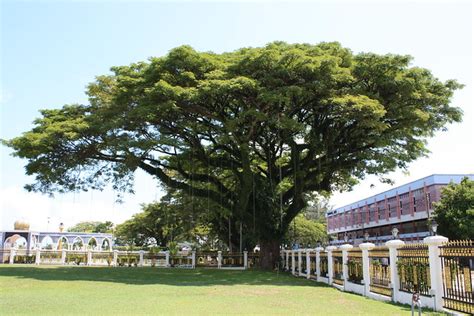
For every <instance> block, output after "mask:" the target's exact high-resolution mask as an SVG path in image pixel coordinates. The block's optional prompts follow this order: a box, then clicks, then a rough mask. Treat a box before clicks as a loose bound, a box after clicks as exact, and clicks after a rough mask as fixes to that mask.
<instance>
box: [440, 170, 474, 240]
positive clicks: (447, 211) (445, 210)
mask: <svg viewBox="0 0 474 316" xmlns="http://www.w3.org/2000/svg"><path fill="white" fill-rule="evenodd" d="M435 219H436V222H437V223H438V225H439V226H438V227H439V228H438V232H439V234H441V235H443V236H446V237H448V238H449V239H454V240H461V239H473V238H474V181H472V180H469V178H467V177H466V178H464V179H463V180H462V181H461V183H459V184H454V183H450V184H449V185H448V186H446V187H444V188H443V189H442V191H441V200H440V201H439V202H438V203H436V204H435Z"/></svg>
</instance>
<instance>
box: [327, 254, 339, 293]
mask: <svg viewBox="0 0 474 316" xmlns="http://www.w3.org/2000/svg"><path fill="white" fill-rule="evenodd" d="M336 249H337V247H336V246H327V247H326V251H327V252H328V279H329V285H332V279H333V274H334V272H333V262H332V252H333V251H334V250H336Z"/></svg>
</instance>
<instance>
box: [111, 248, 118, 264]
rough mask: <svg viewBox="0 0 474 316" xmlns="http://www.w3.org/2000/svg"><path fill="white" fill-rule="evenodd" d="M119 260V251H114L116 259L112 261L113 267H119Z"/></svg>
mask: <svg viewBox="0 0 474 316" xmlns="http://www.w3.org/2000/svg"><path fill="white" fill-rule="evenodd" d="M117 259H118V250H114V259H113V260H112V266H114V267H116V266H117Z"/></svg>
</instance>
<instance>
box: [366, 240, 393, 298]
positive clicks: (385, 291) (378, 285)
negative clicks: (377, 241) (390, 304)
mask: <svg viewBox="0 0 474 316" xmlns="http://www.w3.org/2000/svg"><path fill="white" fill-rule="evenodd" d="M369 261H370V262H369V274H370V291H371V292H374V293H378V294H381V295H385V296H390V297H391V296H392V288H391V284H390V254H389V250H388V248H387V247H375V248H374V249H372V250H371V251H369Z"/></svg>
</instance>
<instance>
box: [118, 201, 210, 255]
mask: <svg viewBox="0 0 474 316" xmlns="http://www.w3.org/2000/svg"><path fill="white" fill-rule="evenodd" d="M190 203H191V199H190V198H188V197H187V196H181V195H180V194H179V193H177V192H174V194H173V193H168V194H167V195H165V196H164V197H163V198H162V199H161V200H160V201H159V202H152V203H148V204H143V205H142V211H141V212H139V213H137V214H135V215H133V216H132V218H131V219H129V220H126V221H125V222H123V223H122V224H119V225H117V227H116V231H115V238H116V242H115V243H116V244H121V245H133V246H139V247H146V246H150V245H154V244H155V245H157V246H160V247H161V248H166V247H168V246H169V244H170V243H176V242H191V243H193V244H194V245H195V246H196V247H204V248H206V247H207V246H209V245H210V244H213V242H214V241H215V240H216V239H217V236H216V235H215V234H214V233H213V231H214V230H213V229H212V228H211V226H210V225H211V224H210V221H209V218H210V216H209V214H208V213H206V212H195V211H194V207H192V206H191V205H190ZM206 249H207V248H206Z"/></svg>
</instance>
